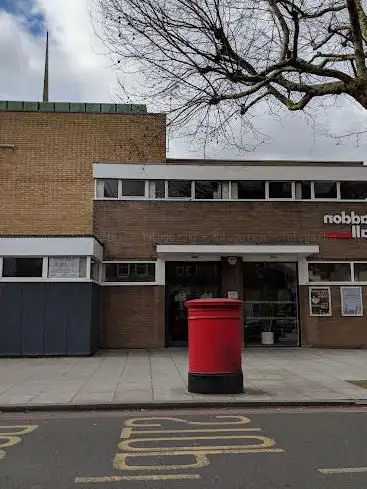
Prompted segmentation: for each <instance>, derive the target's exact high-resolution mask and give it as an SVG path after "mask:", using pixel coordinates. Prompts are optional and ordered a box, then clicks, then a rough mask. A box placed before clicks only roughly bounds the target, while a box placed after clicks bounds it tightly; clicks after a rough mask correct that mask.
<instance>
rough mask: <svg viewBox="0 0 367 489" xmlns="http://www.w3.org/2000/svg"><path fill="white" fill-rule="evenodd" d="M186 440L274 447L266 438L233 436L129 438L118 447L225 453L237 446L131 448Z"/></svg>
mask: <svg viewBox="0 0 367 489" xmlns="http://www.w3.org/2000/svg"><path fill="white" fill-rule="evenodd" d="M186 440H195V441H197V440H258V441H259V440H260V441H261V443H259V444H257V445H254V444H251V445H240V446H241V448H256V449H261V448H269V447H272V446H274V445H275V441H274V440H273V439H271V438H268V437H266V436H255V435H251V436H250V435H233V436H181V437H168V438H166V437H162V438H130V439H128V440H124V441H122V442H120V443H119V444H118V447H119V448H120V450H121V451H128V452H144V451H147V450H149V451H151V452H163V451H168V450H189V451H195V452H196V451H198V450H222V451H223V453H225V450H226V449H231V448H233V449H236V448H237V449H238V448H239V447H240V446H239V445H225V446H211V445H206V446H201V447H200V446H196V445H195V446H191V447H181V446H178V447H169V446H168V447H146V446H145V447H133V446H131V444H132V443H151V442H162V441H182V442H183V441H186Z"/></svg>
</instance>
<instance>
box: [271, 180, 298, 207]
mask: <svg viewBox="0 0 367 489" xmlns="http://www.w3.org/2000/svg"><path fill="white" fill-rule="evenodd" d="M270 183H290V184H291V196H290V197H270ZM265 196H266V200H270V201H272V202H282V201H285V202H289V201H292V200H295V196H296V186H295V182H294V181H292V180H268V181H267V192H266V185H265Z"/></svg>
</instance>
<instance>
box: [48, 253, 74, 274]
mask: <svg viewBox="0 0 367 489" xmlns="http://www.w3.org/2000/svg"><path fill="white" fill-rule="evenodd" d="M48 276H49V278H79V258H78V257H65V258H57V257H50V258H49V260H48Z"/></svg>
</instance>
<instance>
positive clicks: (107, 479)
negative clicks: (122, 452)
mask: <svg viewBox="0 0 367 489" xmlns="http://www.w3.org/2000/svg"><path fill="white" fill-rule="evenodd" d="M190 479H191V480H194V479H200V475H199V474H166V475H111V476H105V477H76V478H75V480H74V482H76V483H77V484H81V483H88V484H93V483H96V482H120V481H165V480H166V481H167V480H171V481H173V480H190Z"/></svg>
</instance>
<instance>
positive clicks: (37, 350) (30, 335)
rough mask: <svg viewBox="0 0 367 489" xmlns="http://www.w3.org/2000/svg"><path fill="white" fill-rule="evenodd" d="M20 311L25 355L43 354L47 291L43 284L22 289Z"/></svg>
mask: <svg viewBox="0 0 367 489" xmlns="http://www.w3.org/2000/svg"><path fill="white" fill-rule="evenodd" d="M21 290H22V294H21V299H20V302H19V305H20V306H21V307H19V311H20V313H21V315H22V324H21V329H22V350H21V353H22V354H24V355H42V354H43V350H44V346H43V341H44V330H45V327H44V318H45V291H44V286H43V284H39V286H38V287H37V288H34V287H27V288H26V289H24V287H23V288H22V289H21ZM0 348H1V346H0Z"/></svg>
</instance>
